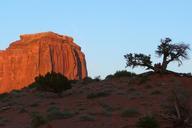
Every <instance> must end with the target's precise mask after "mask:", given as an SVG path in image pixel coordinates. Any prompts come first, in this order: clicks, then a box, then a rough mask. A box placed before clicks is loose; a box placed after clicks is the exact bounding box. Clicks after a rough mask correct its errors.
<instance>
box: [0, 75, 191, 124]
mask: <svg viewBox="0 0 192 128" xmlns="http://www.w3.org/2000/svg"><path fill="white" fill-rule="evenodd" d="M191 83H192V77H180V76H175V75H171V74H170V75H158V74H157V75H150V76H147V77H122V78H113V79H109V80H103V81H95V80H92V81H78V82H77V83H74V84H73V87H72V89H70V90H67V91H65V92H63V95H62V97H58V96H57V95H56V94H53V93H51V92H50V93H49V92H40V91H37V90H35V89H34V88H33V89H30V88H25V89H23V90H21V91H13V92H11V93H9V94H4V95H0V127H2V128H34V127H35V126H36V127H37V126H40V127H39V128H63V127H66V128H138V127H136V124H138V121H139V120H140V119H141V118H143V117H144V116H148V115H152V116H153V117H154V118H155V119H156V120H157V122H158V124H159V125H160V128H176V127H174V126H172V125H173V124H172V121H169V120H166V119H164V118H163V117H162V116H161V115H162V114H163V113H165V112H167V109H168V110H169V109H170V111H171V112H174V107H172V105H174V100H171V99H173V98H174V97H173V96H174V95H173V91H175V92H176V94H179V96H180V98H181V99H183V98H184V97H185V96H187V97H185V98H187V100H186V99H185V98H184V99H185V100H186V101H188V103H189V104H190V105H189V107H190V108H191V107H192V95H191V94H192V86H191ZM34 113H35V115H36V116H34ZM37 115H38V116H37ZM42 120H43V122H42ZM36 127H35V128H36ZM178 128H183V127H178ZM189 128H190V127H189Z"/></svg>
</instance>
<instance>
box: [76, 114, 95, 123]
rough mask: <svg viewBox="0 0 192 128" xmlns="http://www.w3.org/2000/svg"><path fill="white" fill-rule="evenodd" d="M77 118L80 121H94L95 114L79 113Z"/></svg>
mask: <svg viewBox="0 0 192 128" xmlns="http://www.w3.org/2000/svg"><path fill="white" fill-rule="evenodd" d="M79 118H80V120H81V121H94V120H95V116H93V115H90V114H84V115H81V116H80V117H79Z"/></svg>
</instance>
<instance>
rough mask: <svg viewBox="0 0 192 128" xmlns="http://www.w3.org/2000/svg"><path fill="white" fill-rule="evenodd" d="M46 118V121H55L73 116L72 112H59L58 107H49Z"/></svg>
mask: <svg viewBox="0 0 192 128" xmlns="http://www.w3.org/2000/svg"><path fill="white" fill-rule="evenodd" d="M47 113H48V114H47V118H48V120H50V121H51V120H55V119H67V118H71V117H73V116H74V113H73V112H70V111H60V109H59V108H58V107H51V108H49V109H48V110H47Z"/></svg>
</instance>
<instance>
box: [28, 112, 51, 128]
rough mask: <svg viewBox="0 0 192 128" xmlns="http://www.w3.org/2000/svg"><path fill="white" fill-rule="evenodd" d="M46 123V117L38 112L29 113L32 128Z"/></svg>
mask: <svg viewBox="0 0 192 128" xmlns="http://www.w3.org/2000/svg"><path fill="white" fill-rule="evenodd" d="M46 123H47V119H46V118H44V117H43V116H42V115H41V114H40V113H38V112H33V113H32V114H31V126H32V128H38V127H39V126H41V125H44V124H46Z"/></svg>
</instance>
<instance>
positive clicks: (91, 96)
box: [87, 91, 110, 99]
mask: <svg viewBox="0 0 192 128" xmlns="http://www.w3.org/2000/svg"><path fill="white" fill-rule="evenodd" d="M109 95H110V93H108V92H105V91H102V92H95V93H90V94H88V95H87V98H88V99H94V98H100V97H106V96H109Z"/></svg>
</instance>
